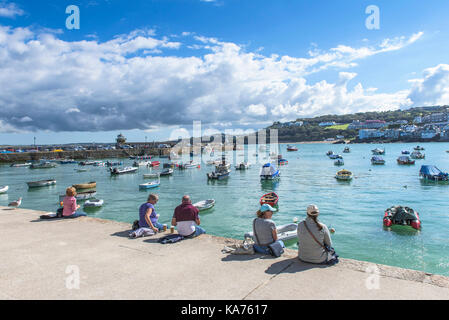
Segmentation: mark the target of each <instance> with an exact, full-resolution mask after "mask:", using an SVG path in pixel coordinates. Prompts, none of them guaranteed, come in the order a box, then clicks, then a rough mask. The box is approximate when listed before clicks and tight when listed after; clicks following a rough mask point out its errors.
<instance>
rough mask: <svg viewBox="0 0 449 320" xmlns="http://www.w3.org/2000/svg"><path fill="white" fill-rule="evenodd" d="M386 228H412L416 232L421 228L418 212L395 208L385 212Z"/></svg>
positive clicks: (406, 208)
mask: <svg viewBox="0 0 449 320" xmlns="http://www.w3.org/2000/svg"><path fill="white" fill-rule="evenodd" d="M383 222H384V226H385V227H391V226H392V225H401V226H410V227H412V228H414V229H416V230H419V229H420V228H421V220H420V219H419V215H418V212H417V211H415V210H413V209H412V208H409V207H402V206H393V207H391V208H388V209H387V210H386V211H385V215H384V219H383Z"/></svg>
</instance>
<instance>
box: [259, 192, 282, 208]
mask: <svg viewBox="0 0 449 320" xmlns="http://www.w3.org/2000/svg"><path fill="white" fill-rule="evenodd" d="M278 201H279V196H278V195H277V194H276V193H275V192H270V193H267V194H264V195H263V196H262V197H260V201H259V202H260V205H264V204H269V205H270V206H272V207H274V206H276V205H277V204H278Z"/></svg>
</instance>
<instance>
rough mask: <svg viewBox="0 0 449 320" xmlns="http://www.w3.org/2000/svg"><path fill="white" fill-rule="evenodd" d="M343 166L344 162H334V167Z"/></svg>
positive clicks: (339, 160)
mask: <svg viewBox="0 0 449 320" xmlns="http://www.w3.org/2000/svg"><path fill="white" fill-rule="evenodd" d="M344 165H345V162H344V161H343V160H341V159H338V160H337V161H334V166H344Z"/></svg>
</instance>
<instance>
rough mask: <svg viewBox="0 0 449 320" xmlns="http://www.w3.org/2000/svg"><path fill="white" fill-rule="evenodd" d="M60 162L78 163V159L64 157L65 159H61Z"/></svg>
mask: <svg viewBox="0 0 449 320" xmlns="http://www.w3.org/2000/svg"><path fill="white" fill-rule="evenodd" d="M59 163H60V164H72V163H78V162H77V161H75V160H74V159H63V160H59Z"/></svg>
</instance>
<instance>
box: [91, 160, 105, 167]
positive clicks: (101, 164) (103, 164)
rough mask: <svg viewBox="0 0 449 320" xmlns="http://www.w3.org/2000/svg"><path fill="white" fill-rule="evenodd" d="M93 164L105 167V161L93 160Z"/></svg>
mask: <svg viewBox="0 0 449 320" xmlns="http://www.w3.org/2000/svg"><path fill="white" fill-rule="evenodd" d="M93 165H94V167H105V166H106V163H104V162H102V161H95V163H94V164H93Z"/></svg>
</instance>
